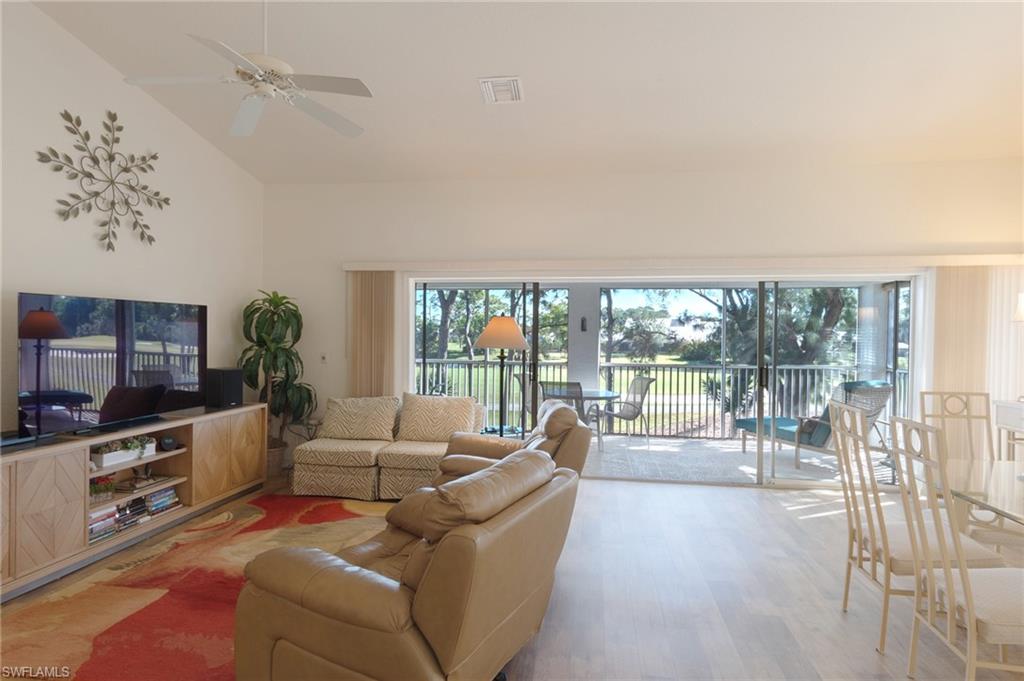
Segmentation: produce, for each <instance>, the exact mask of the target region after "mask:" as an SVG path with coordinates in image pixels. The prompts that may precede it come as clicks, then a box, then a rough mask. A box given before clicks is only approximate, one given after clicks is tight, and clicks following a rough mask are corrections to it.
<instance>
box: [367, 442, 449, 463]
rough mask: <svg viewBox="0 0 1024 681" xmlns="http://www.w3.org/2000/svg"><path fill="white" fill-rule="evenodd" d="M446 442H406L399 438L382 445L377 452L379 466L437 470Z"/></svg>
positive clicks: (445, 448)
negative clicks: (384, 445) (396, 440)
mask: <svg viewBox="0 0 1024 681" xmlns="http://www.w3.org/2000/svg"><path fill="white" fill-rule="evenodd" d="M447 449H448V443H446V442H406V441H405V440H399V441H398V442H392V443H391V444H389V445H387V446H386V447H384V448H383V449H382V450H380V452H379V453H378V454H377V464H378V465H379V466H380V467H381V468H416V469H419V470H424V471H433V470H437V467H438V465H439V464H440V463H441V459H442V458H443V457H444V453H445V451H447Z"/></svg>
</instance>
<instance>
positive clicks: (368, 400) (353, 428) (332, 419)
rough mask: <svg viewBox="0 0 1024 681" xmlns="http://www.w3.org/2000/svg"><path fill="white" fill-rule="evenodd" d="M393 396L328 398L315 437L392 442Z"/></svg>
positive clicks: (393, 424)
mask: <svg viewBox="0 0 1024 681" xmlns="http://www.w3.org/2000/svg"><path fill="white" fill-rule="evenodd" d="M397 414H398V398H397V397H346V398H344V399H339V398H336V397H332V398H331V399H329V400H327V410H326V412H325V413H324V420H323V423H322V424H321V425H320V431H319V432H318V433H317V435H318V436H319V437H329V438H336V439H339V440H387V441H388V442H390V441H392V440H394V439H395V436H394V433H395V417H396V415H397Z"/></svg>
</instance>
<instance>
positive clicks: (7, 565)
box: [0, 463, 14, 580]
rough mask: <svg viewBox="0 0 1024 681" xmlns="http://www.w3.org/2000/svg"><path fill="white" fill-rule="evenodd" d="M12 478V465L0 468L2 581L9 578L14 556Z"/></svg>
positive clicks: (0, 557)
mask: <svg viewBox="0 0 1024 681" xmlns="http://www.w3.org/2000/svg"><path fill="white" fill-rule="evenodd" d="M13 477H14V464H13V463H8V464H4V465H2V466H0V579H4V580H6V579H7V578H8V577H10V576H11V556H12V555H13V554H14V551H13V550H12V549H13V547H12V546H11V536H12V535H11V525H12V523H11V518H12V517H13V514H12V509H13V508H14V499H13V494H12V492H14V486H13V484H12V482H11V480H12V479H13Z"/></svg>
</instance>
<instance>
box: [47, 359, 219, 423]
mask: <svg viewBox="0 0 1024 681" xmlns="http://www.w3.org/2000/svg"><path fill="white" fill-rule="evenodd" d="M129 355H130V361H129V366H130V367H131V369H130V370H129V376H128V383H129V384H130V385H133V384H134V383H133V381H132V376H131V371H136V370H140V369H166V370H168V371H170V372H171V374H172V376H173V377H174V378H175V386H174V387H175V388H179V389H183V390H196V389H198V381H197V377H198V374H199V355H198V354H197V353H177V352H167V353H164V352H150V351H137V352H132V353H129ZM46 361H47V367H48V369H47V375H48V376H49V384H50V385H51V386H54V387H59V388H61V389H63V390H74V391H76V392H83V393H87V394H89V395H92V396H93V401H92V403H91V404H87V405H85V409H86V410H90V409H91V410H96V409H99V408H100V405H101V404H102V403H103V398H104V397H106V394H107V391H108V390H110V387H111V386H112V385H114V384H115V383H117V353H116V352H115V351H114V350H106V349H101V350H98V349H95V348H69V347H51V348H49V349H48V350H47V353H46Z"/></svg>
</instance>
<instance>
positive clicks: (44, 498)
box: [14, 449, 88, 576]
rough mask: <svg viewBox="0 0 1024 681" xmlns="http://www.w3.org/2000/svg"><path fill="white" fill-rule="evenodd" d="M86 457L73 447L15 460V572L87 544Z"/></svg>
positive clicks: (33, 568) (18, 573)
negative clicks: (46, 454) (50, 454)
mask: <svg viewBox="0 0 1024 681" xmlns="http://www.w3.org/2000/svg"><path fill="white" fill-rule="evenodd" d="M86 457H87V451H86V450H85V449H74V450H71V451H66V452H64V453H62V454H55V455H53V456H44V457H40V458H37V459H30V460H28V461H18V462H17V463H16V464H15V465H16V469H15V476H14V486H15V491H14V498H15V499H17V501H18V503H17V506H16V507H15V510H14V519H15V528H14V535H15V552H14V569H15V574H16V575H19V576H20V575H23V574H26V573H28V572H32V571H33V570H36V569H38V568H41V567H44V566H46V565H48V564H50V563H53V562H55V561H58V560H60V559H61V558H65V557H67V556H70V555H71V554H73V553H76V552H77V551H80V550H82V549H84V548H85V546H86V541H85V526H86V521H85V517H86V500H87V498H88V494H87V489H88V488H87V485H86V477H85V476H86V463H85V462H86Z"/></svg>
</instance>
